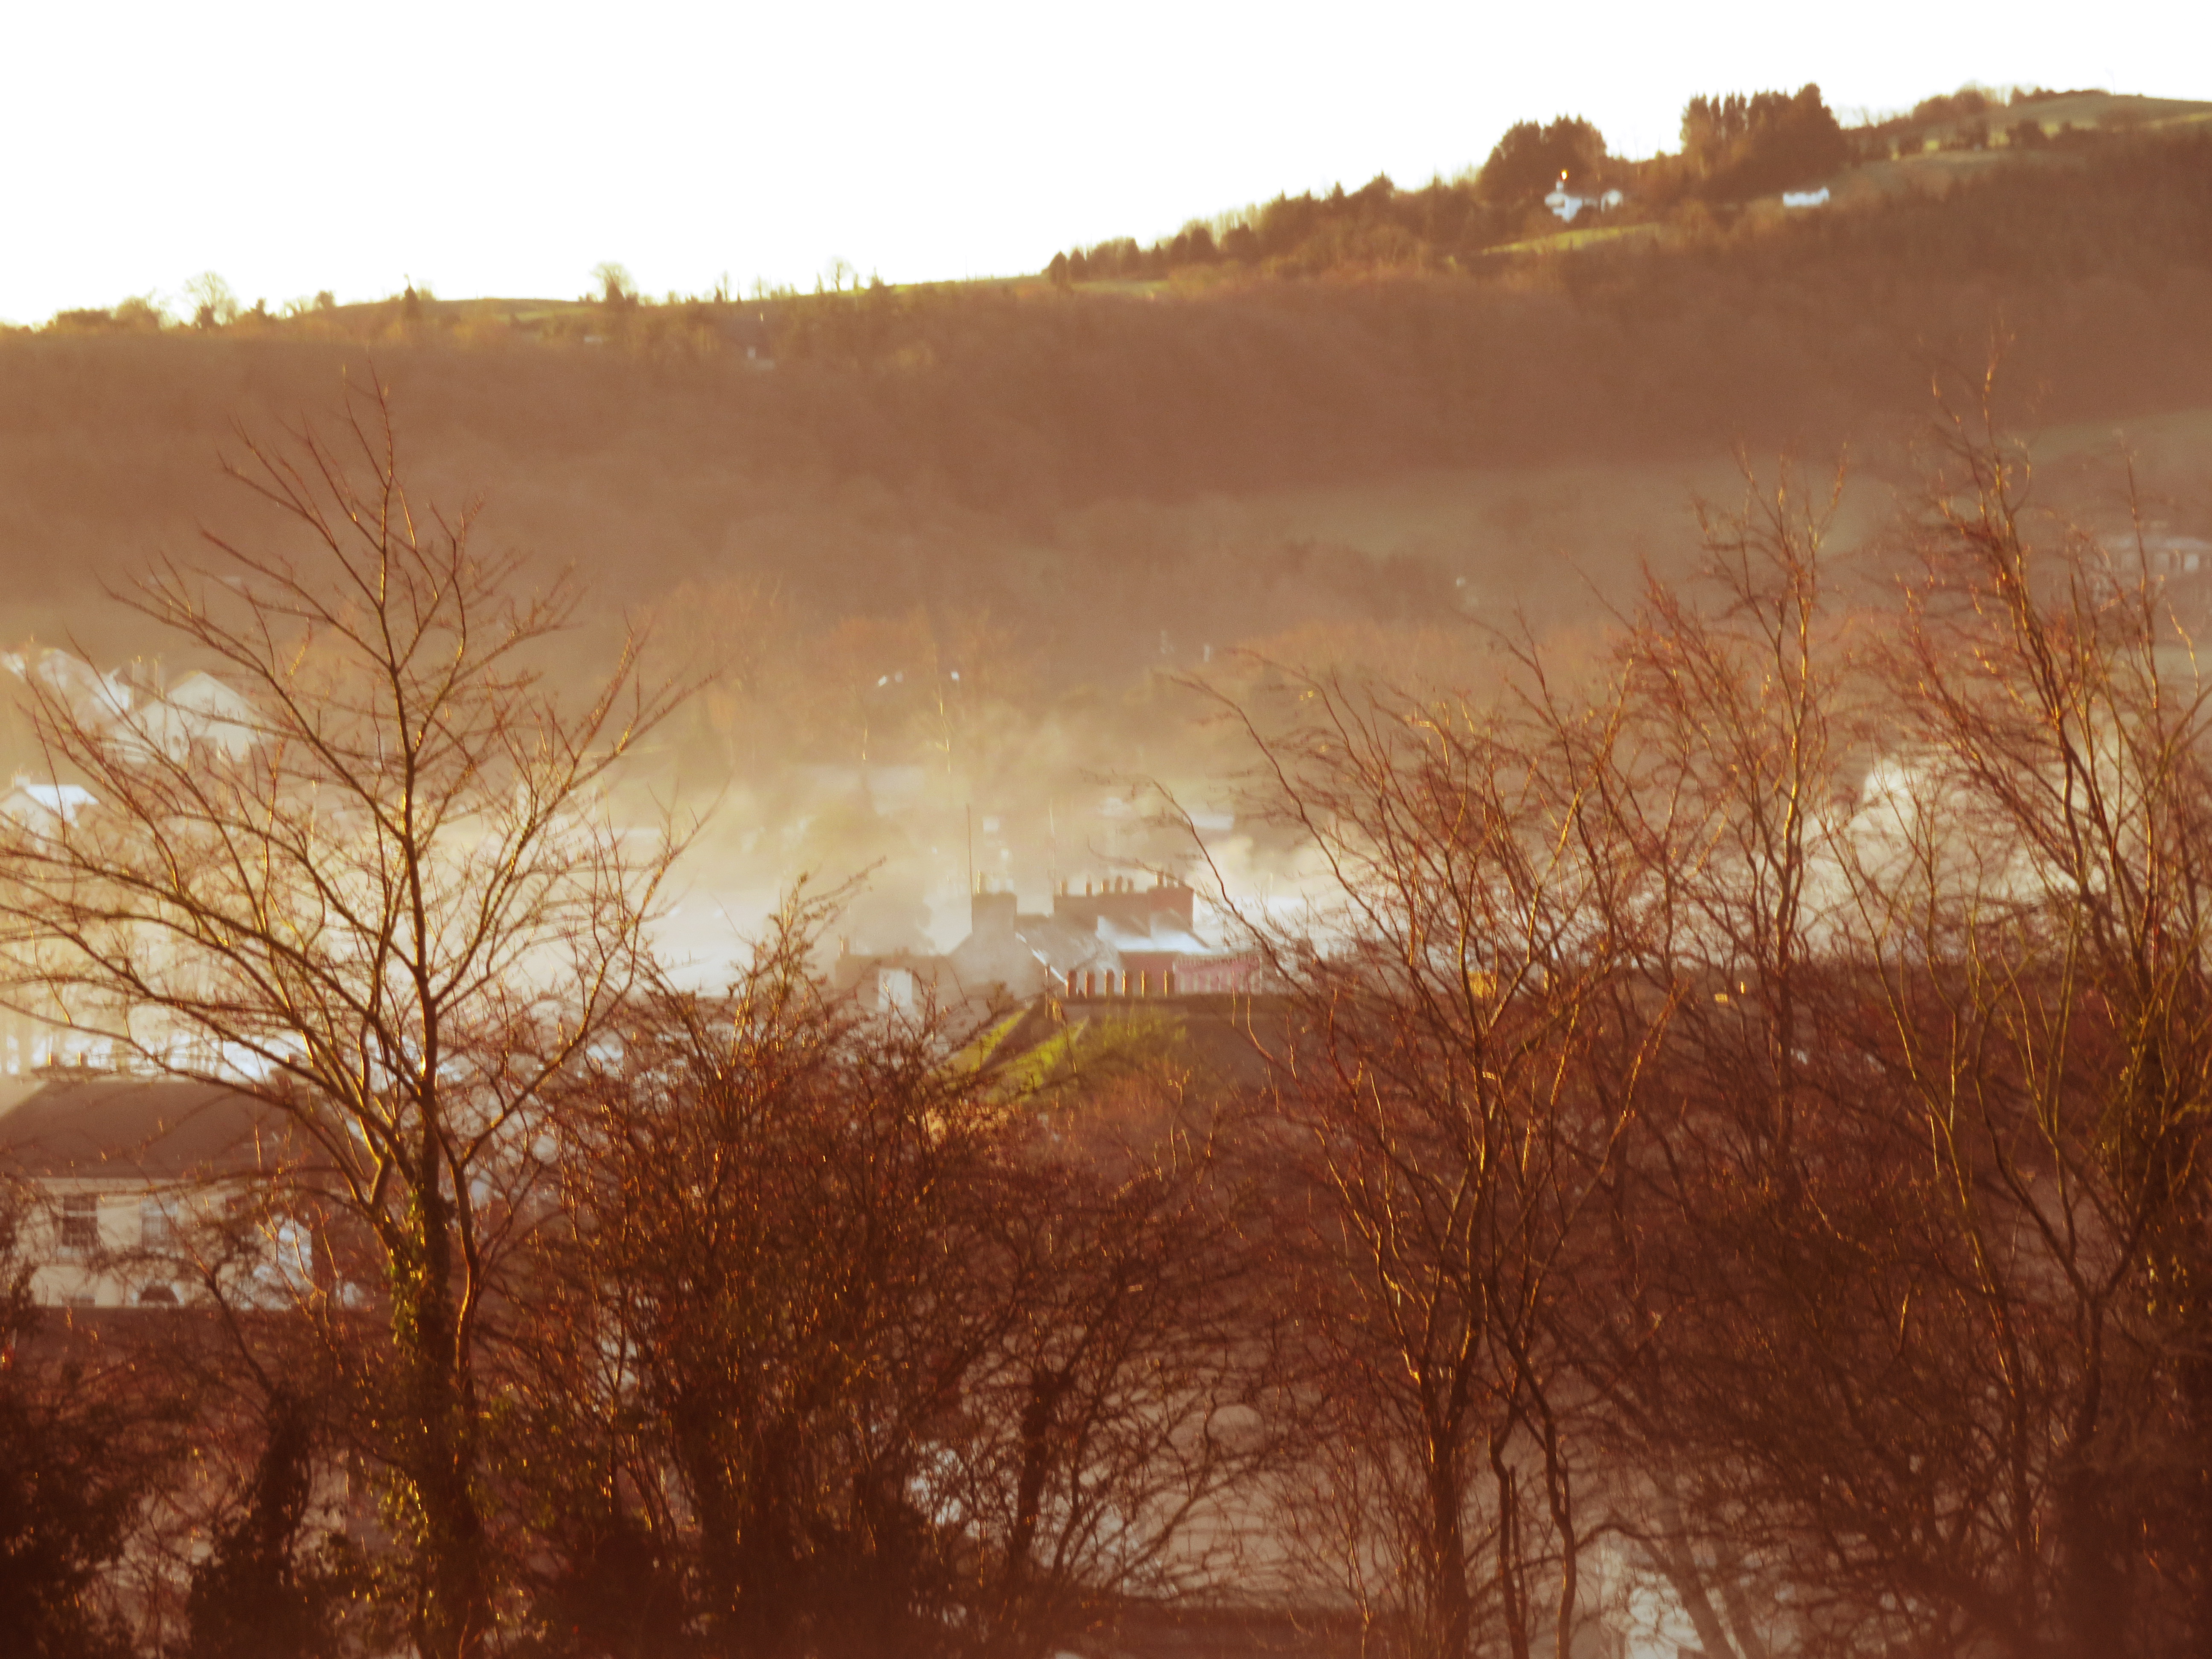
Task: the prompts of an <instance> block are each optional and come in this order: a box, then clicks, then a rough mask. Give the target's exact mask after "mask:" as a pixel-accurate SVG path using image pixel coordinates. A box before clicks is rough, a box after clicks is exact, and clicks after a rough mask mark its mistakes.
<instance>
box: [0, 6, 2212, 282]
mask: <svg viewBox="0 0 2212 1659" xmlns="http://www.w3.org/2000/svg"><path fill="white" fill-rule="evenodd" d="M0 52H4V56H5V61H6V63H7V65H8V69H9V73H8V74H7V76H6V81H7V87H6V90H5V93H4V95H0V169H4V175H0V176H4V179H5V183H4V186H0V318H4V319H13V320H15V321H18V322H33V321H38V320H41V319H44V318H46V316H48V315H50V314H52V313H53V312H54V311H56V310H57V309H59V308H61V307H68V306H81V305H106V304H112V303H113V302H114V301H117V300H119V299H121V298H123V297H124V296H125V295H131V294H137V293H146V292H149V291H150V292H152V293H154V294H155V295H156V296H158V297H161V298H165V299H169V300H172V301H173V300H174V299H175V298H176V296H178V295H179V294H180V292H181V290H182V289H183V286H184V283H185V280H186V279H187V278H189V277H190V276H192V275H194V274H195V273H197V272H198V271H201V270H216V271H219V272H221V273H222V275H223V276H226V277H227V278H228V280H229V281H230V283H231V285H232V286H233V288H234V289H236V290H237V292H238V293H239V295H240V297H241V298H242V299H244V300H245V301H246V302H247V303H249V304H250V303H251V302H252V301H253V300H254V299H256V298H258V297H266V298H267V299H268V300H269V301H270V303H271V304H272V305H274V304H276V303H279V302H281V301H284V300H287V299H289V298H292V297H294V296H296V295H307V294H312V293H313V292H314V291H315V290H316V289H323V288H328V289H333V290H335V291H336V293H337V295H338V297H339V298H340V299H341V300H361V299H370V298H374V297H378V296H380V295H386V294H390V293H392V292H395V291H396V290H397V289H398V288H399V287H400V286H401V285H402V283H404V281H405V280H407V279H408V278H409V277H410V276H411V277H412V278H414V279H415V280H416V281H418V282H428V283H430V284H431V285H432V286H433V287H434V288H435V291H436V292H437V293H438V294H440V295H443V296H446V297H448V298H456V297H460V296H464V295H486V294H492V295H574V294H579V293H581V292H583V291H584V289H586V288H587V287H588V286H590V276H589V273H590V270H591V268H592V266H593V265H594V264H597V263H599V261H600V260H603V259H618V260H621V261H622V262H623V263H624V264H627V265H628V266H629V269H630V270H631V271H632V272H633V273H634V274H635V276H636V277H637V279H638V282H639V283H640V285H641V287H642V288H643V289H646V291H647V292H648V293H652V294H655V295H658V294H661V293H665V292H666V291H668V290H670V289H680V290H684V291H686V292H690V291H694V290H703V289H710V288H712V287H713V286H714V283H716V281H717V280H718V279H719V278H720V277H721V276H722V275H723V274H724V273H727V274H728V275H729V276H730V277H731V278H732V280H733V282H734V283H737V284H738V285H739V286H740V287H749V286H750V283H752V281H753V280H754V279H755V278H757V277H764V278H767V279H768V280H769V281H771V282H788V283H799V284H802V285H809V286H811V283H812V281H813V279H814V278H815V277H816V276H817V275H819V274H820V273H821V272H822V271H823V270H824V269H825V268H826V267H827V266H828V265H829V262H830V261H831V260H833V259H836V258H842V259H844V260H846V261H848V263H849V264H852V265H853V266H854V267H855V268H857V269H858V270H860V271H861V272H863V273H866V272H870V271H875V272H880V273H881V275H882V276H884V279H885V280H886V281H915V280H923V279H929V278H942V277H954V276H970V275H975V276H981V275H991V274H1000V273H1007V272H1015V271H1024V270H1036V269H1038V268H1039V267H1041V266H1042V264H1044V263H1045V261H1046V260H1047V259H1048V258H1050V257H1051V255H1052V253H1053V252H1054V250H1055V249H1056V248H1060V247H1064V246H1069V245H1071V244H1074V243H1078V242H1091V241H1097V240H1103V239H1104V238H1106V237H1109V236H1114V235H1122V234H1133V235H1136V236H1139V237H1141V238H1145V239H1148V240H1149V239H1150V238H1152V237H1154V236H1157V235H1159V234H1164V233H1170V232H1172V231H1174V230H1175V229H1176V228H1177V227H1178V226H1179V225H1181V224H1182V222H1184V221H1186V220H1188V219H1190V218H1193V217H1199V216H1209V215H1212V214H1213V213H1216V212H1218V211H1220V210H1224V209H1226V208H1231V207H1236V206H1238V205H1241V204H1244V203H1247V202H1251V201H1255V200H1261V199H1265V198H1266V197H1271V196H1273V195H1274V194H1276V193H1277V192H1278V191H1285V190H1287V191H1292V192H1296V191H1301V190H1306V189H1326V188H1327V187H1328V185H1331V184H1333V183H1335V182H1338V181H1340V180H1341V181H1342V182H1343V183H1344V184H1345V185H1346V186H1347V187H1356V186H1357V185H1359V184H1361V183H1364V181H1365V180H1367V179H1370V178H1371V177H1373V176H1374V175H1375V174H1376V173H1379V172H1387V173H1389V174H1390V176H1391V177H1392V178H1394V179H1396V180H1397V181H1398V182H1399V183H1401V184H1415V183H1419V182H1421V181H1424V180H1425V179H1427V178H1429V177H1430V176H1431V174H1434V173H1446V174H1449V173H1454V172H1456V171H1457V170H1459V169H1460V168H1462V167H1467V166H1468V165H1469V164H1471V163H1474V162H1477V161H1480V160H1481V158H1482V157H1483V156H1484V155H1486V154H1487V153H1488V151H1489V149H1490V146H1491V145H1492V143H1494V142H1496V140H1497V137H1498V134H1499V133H1500V132H1501V131H1504V128H1505V127H1506V126H1507V125H1510V124H1511V123H1512V122H1514V121H1516V120H1518V119H1522V118H1539V119H1543V118H1550V117H1552V116H1554V115H1559V114H1562V113H1575V114H1582V115H1585V116H1588V117H1589V118H1590V119H1592V120H1594V121H1595V122H1596V123H1597V124H1598V125H1599V126H1600V127H1601V128H1602V129H1603V131H1605V133H1606V136H1607V138H1608V139H1609V140H1610V141H1611V143H1612V145H1613V149H1615V150H1616V151H1617V152H1620V153H1622V154H1626V155H1646V154H1649V153H1650V152H1651V151H1652V150H1654V149H1659V148H1662V147H1663V148H1672V147H1673V145H1674V141H1675V129H1676V125H1677V123H1678V121H1679V118H1680V109H1681V106H1682V104H1683V102H1684V100H1686V99H1687V98H1688V97H1689V96H1690V95H1691V94H1693V93H1697V92H1720V91H1754V90H1758V89H1759V88H1769V87H1775V88H1789V89H1794V88H1796V87H1798V86H1801V85H1802V84H1803V83H1804V82H1807V81H1808V80H1813V81H1818V82H1820V85H1821V88H1822V89H1823V91H1824V92H1825V93H1826V94H1827V97H1828V101H1829V102H1830V104H1831V105H1832V106H1834V107H1835V108H1836V109H1837V110H1838V112H1842V113H1844V114H1845V115H1846V118H1848V116H1849V113H1850V112H1852V111H1854V110H1857V109H1859V108H1873V109H1877V110H1882V109H1893V108H1899V107H1903V106H1909V105H1910V104H1911V103H1912V102H1913V101H1915V100H1917V99H1919V98H1921V97H1923V96H1925V95H1927V94H1929V93H1932V92H1938V91H1947V90H1949V89H1951V88H1955V87H1957V86H1959V85H1960V83H1961V82H1966V81H1968V80H1976V81H1980V82H1984V83H1987V84H1992V85H2002V84H2007V83H2011V82H2029V83H2038V84H2043V85H2050V86H2067V87H2072V86H2095V85H2101V86H2106V87H2109V88H2112V90H2114V91H2130V92H2145V93H2152V94H2160V95H2165V96H2172V97H2200V98H2201V97H2212V6H2208V5H2205V4H2203V3H2201V0H2169V3H2148V0H2108V3H2105V4H2102V5H2097V6H2085V5H2082V4H2081V3H2080V0H2010V3H2006V4H2003V5H1997V6H1992V5H1990V3H1988V0H1850V3H1849V4H1845V5H1827V6H1812V5H1803V4H1786V3H1776V0H1767V3H1758V4H1753V3H1745V0H1678V3H1674V4H1671V5H1670V4H1666V3H1661V0H1635V3H1626V4H1624V3H1618V0H1590V3H1584V4H1581V5H1574V6H1565V7H1559V6H1547V5H1535V4H1531V3H1528V0H1519V3H1512V4H1495V3H1479V4H1478V3H1460V4H1444V3H1422V0H1369V3H1364V4H1352V3H1337V4H1334V5H1316V4H1312V3H1308V0H1269V3H1265V4H1260V3H1221V0H1115V3H1111V4H1102V5H1092V6H1083V7H1071V6H1060V5H1051V4H1048V3H1041V0H1018V3H1017V0H940V3H939V4H937V5H935V6H933V7H925V6H920V5H915V4H913V3H886V0H844V3H840V4H836V5H822V4H814V5H808V4H786V5H782V6H778V7H775V8H768V7H757V8H756V7H749V6H744V5H706V4H686V3H653V0H629V3H624V4H617V3H612V0H601V3H597V4H592V5H578V4H574V3H569V0H535V3H532V4H529V5H523V4H519V3H513V0H500V3H486V0H439V3H435V4H428V3H421V0H382V3H377V0H372V3H368V4H362V5H354V6H337V5H332V4H328V3H316V0H286V3H282V4H277V3H271V0H234V3H231V4H228V5H225V6H220V7H217V8H216V9H214V10H211V11H206V12H194V11H191V10H184V11H179V9H177V8H176V6H175V5H174V4H173V3H162V4H159V5H155V4H150V3H141V0H121V3H107V4H103V5H95V6H88V7H79V6H72V5H68V4H64V3H62V0H0Z"/></svg>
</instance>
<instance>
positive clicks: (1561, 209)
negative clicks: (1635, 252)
mask: <svg viewBox="0 0 2212 1659" xmlns="http://www.w3.org/2000/svg"><path fill="white" fill-rule="evenodd" d="M1627 199H1628V198H1627V197H1626V196H1624V195H1622V194H1621V192H1620V191H1617V190H1603V191H1587V192H1586V191H1579V190H1573V191H1571V190H1569V189H1568V188H1567V175H1566V174H1565V173H1561V174H1560V175H1559V183H1558V184H1556V185H1553V187H1552V193H1551V194H1550V195H1548V196H1547V197H1545V198H1544V205H1545V206H1546V207H1547V208H1549V209H1551V210H1552V211H1553V213H1554V214H1556V215H1557V216H1559V219H1560V220H1562V221H1563V222H1565V223H1567V224H1572V223H1574V222H1575V216H1576V215H1577V214H1579V213H1581V212H1582V211H1583V210H1584V209H1588V210H1590V211H1591V212H1594V213H1610V212H1611V211H1612V210H1613V209H1615V208H1617V207H1619V206H1620V204H1622V203H1623V202H1625V201H1626V200H1627Z"/></svg>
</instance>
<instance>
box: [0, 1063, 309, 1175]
mask: <svg viewBox="0 0 2212 1659" xmlns="http://www.w3.org/2000/svg"><path fill="white" fill-rule="evenodd" d="M15 1098H16V1103H15V1105H14V1106H13V1107H12V1108H11V1107H7V1106H6V1105H5V1101H4V1097H0V1164H8V1165H10V1166H12V1167H13V1168H14V1169H15V1170H17V1171H18V1172H20V1173H21V1174H23V1175H27V1176H78V1177H94V1178H97V1177H100V1176H107V1177H111V1178H128V1179H137V1180H145V1181H173V1180H179V1179H183V1178H187V1177H197V1178H205V1177H209V1176H224V1175H242V1174H249V1173H252V1172H253V1171H255V1170H263V1169H266V1168H267V1167H269V1165H270V1164H273V1163H275V1162H276V1161H277V1160H278V1158H280V1157H281V1156H282V1149H283V1146H285V1145H286V1144H287V1142H288V1139H289V1137H288V1134H287V1128H288V1126H287V1124H286V1122H285V1120H284V1117H283V1114H282V1113H281V1112H279V1111H278V1110H277V1109H276V1108H275V1107H273V1106H271V1105H270V1104H268V1103H266V1102H265V1101H260V1100H256V1099H255V1098H253V1097H252V1096H250V1095H244V1094H240V1093H239V1092H238V1091H235V1090H234V1089H228V1088H225V1087H224V1086H222V1085H220V1084H212V1083H191V1082H185V1081H180V1080H177V1079H151V1078H126V1077H116V1076H112V1075H111V1074H107V1073H92V1074H90V1075H88V1076H85V1077H81V1078H80V1077H73V1076H64V1077H50V1078H48V1079H46V1080H44V1081H34V1086H33V1087H32V1088H31V1089H30V1091H28V1092H27V1093H18V1094H17V1095H16V1097H15Z"/></svg>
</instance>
